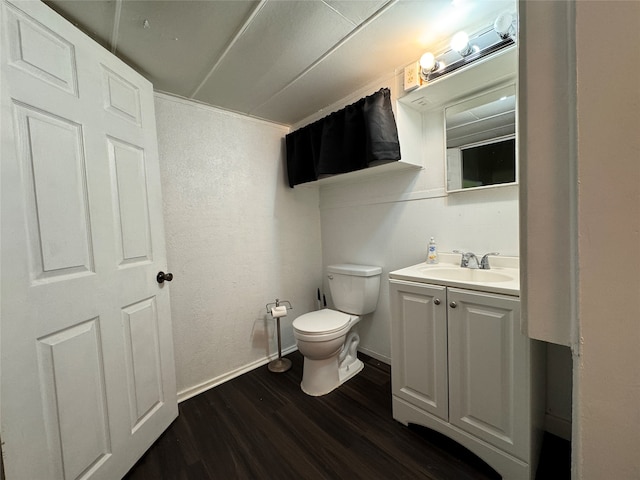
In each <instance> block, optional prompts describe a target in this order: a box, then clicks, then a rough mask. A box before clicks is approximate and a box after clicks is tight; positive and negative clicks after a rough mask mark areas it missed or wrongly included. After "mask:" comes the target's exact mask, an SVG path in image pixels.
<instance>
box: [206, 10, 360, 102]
mask: <svg viewBox="0 0 640 480" xmlns="http://www.w3.org/2000/svg"><path fill="white" fill-rule="evenodd" d="M352 28H353V25H352V24H351V23H350V22H349V21H347V20H346V19H345V18H344V17H342V16H341V15H339V14H338V13H336V12H335V11H334V10H333V9H331V8H329V7H328V6H327V5H326V4H324V3H323V2H309V1H302V2H291V1H269V2H267V3H266V4H265V5H264V7H263V8H262V10H261V11H260V14H259V15H258V16H256V18H255V19H254V21H253V22H252V23H251V24H250V25H249V27H248V28H247V30H246V31H245V32H244V33H243V35H242V36H241V37H240V38H239V39H238V41H237V42H236V43H235V45H233V47H232V48H231V50H230V51H229V53H228V55H227V56H226V57H225V58H224V59H223V60H222V62H221V63H220V64H219V66H218V67H217V68H216V70H215V71H213V73H212V74H211V76H210V77H209V79H208V81H207V83H206V84H205V85H203V87H202V88H201V89H200V91H198V92H197V94H196V95H195V98H196V99H197V100H200V101H203V102H205V103H210V104H213V105H219V106H222V107H225V108H230V109H233V110H238V111H242V112H246V111H248V110H249V109H251V108H252V107H254V106H255V105H256V104H261V103H263V102H264V101H266V100H267V99H268V98H270V97H271V96H273V95H274V94H276V93H277V92H278V91H279V90H281V89H282V88H283V87H285V86H286V85H287V84H288V83H289V82H290V81H291V79H292V78H295V77H296V76H297V75H299V74H300V73H301V72H302V71H304V70H305V69H306V68H307V67H308V66H309V65H310V64H311V63H313V62H314V61H315V60H316V59H317V58H318V57H320V56H321V55H323V54H324V53H325V52H326V51H327V50H329V49H330V48H331V47H332V46H333V45H334V44H335V43H336V42H338V41H340V40H341V39H342V38H343V37H344V36H345V35H347V34H348V33H349V32H350V31H351V29H352Z"/></svg>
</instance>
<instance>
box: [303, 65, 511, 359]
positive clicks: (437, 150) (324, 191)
mask: <svg viewBox="0 0 640 480" xmlns="http://www.w3.org/2000/svg"><path fill="white" fill-rule="evenodd" d="M400 82H401V76H400V75H399V76H394V77H391V78H388V79H386V80H384V81H382V84H375V85H370V86H369V87H368V90H369V91H367V92H362V91H359V92H357V94H355V95H354V97H353V98H351V97H350V98H349V99H345V100H344V101H343V104H348V103H350V102H351V101H355V100H357V98H356V97H358V96H362V95H361V94H365V95H366V94H370V93H372V92H373V91H375V90H377V89H378V88H380V87H381V86H388V87H389V88H390V89H391V92H392V96H395V95H396V94H397V92H400V91H402V86H401V83H400ZM358 98H359V97H358ZM394 100H395V98H394ZM338 108H339V107H338ZM333 109H335V108H333ZM327 110H330V109H327ZM327 113H328V111H327ZM311 120H313V118H310V119H308V120H307V121H305V122H308V121H311ZM422 128H423V129H424V134H425V149H424V152H423V153H424V158H423V162H424V169H422V170H403V171H400V172H396V173H385V174H384V175H383V176H373V177H366V178H364V179H362V180H359V181H357V182H356V183H349V184H342V183H339V184H335V185H334V184H329V185H325V186H322V187H321V189H320V213H321V221H322V256H323V263H324V265H325V266H326V265H329V264H332V263H340V262H350V263H362V264H371V265H379V266H381V267H382V268H383V281H382V284H381V291H380V299H379V302H378V307H377V309H376V311H375V312H374V313H373V314H371V315H368V316H367V317H366V318H365V319H364V321H362V322H360V324H359V325H358V329H359V332H360V337H361V343H360V350H362V351H363V352H365V353H368V354H370V355H372V356H374V357H376V358H379V359H381V360H384V361H386V362H390V360H391V358H390V357H391V352H390V348H391V347H390V328H391V324H390V316H391V314H390V308H389V301H388V296H389V294H388V291H389V290H388V273H389V272H390V271H392V270H395V269H398V268H402V267H406V266H409V265H413V264H416V263H419V262H423V261H424V260H425V258H426V247H427V243H428V241H429V237H431V236H434V237H435V238H436V241H437V242H438V246H439V249H440V251H449V252H450V251H452V250H454V249H461V250H467V251H473V252H477V253H486V252H489V251H497V252H500V253H502V254H503V255H514V256H517V255H518V188H517V187H514V186H511V187H500V188H492V189H487V190H484V191H475V192H460V193H455V194H451V195H448V196H447V195H445V193H444V186H445V178H444V132H443V129H444V119H443V117H442V112H434V113H432V114H429V115H425V116H424V117H423V127H422ZM401 150H402V144H401ZM327 289H328V287H327ZM328 298H330V297H329V296H328Z"/></svg>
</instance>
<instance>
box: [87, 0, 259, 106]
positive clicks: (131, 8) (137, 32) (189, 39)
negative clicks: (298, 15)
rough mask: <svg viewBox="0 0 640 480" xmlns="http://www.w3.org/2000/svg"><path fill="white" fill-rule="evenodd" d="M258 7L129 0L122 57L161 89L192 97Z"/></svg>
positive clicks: (241, 2) (247, 2)
mask: <svg viewBox="0 0 640 480" xmlns="http://www.w3.org/2000/svg"><path fill="white" fill-rule="evenodd" d="M89 3H91V2H89ZM257 4H258V2H257V1H256V0H234V1H176V0H174V1H129V0H127V1H124V2H122V14H121V18H120V28H119V36H118V44H117V52H116V54H117V55H118V56H120V57H122V58H123V59H125V61H128V63H129V64H132V65H133V66H134V68H137V70H138V71H140V72H141V73H142V74H143V75H145V76H146V77H147V78H148V79H149V80H150V81H151V82H152V83H153V86H154V88H155V89H156V90H162V91H166V92H171V93H174V94H177V95H181V96H189V95H190V94H191V93H192V92H193V91H194V90H195V88H196V87H197V86H198V85H199V84H200V82H201V81H202V80H203V78H204V77H205V76H206V74H207V73H208V71H209V69H210V68H211V66H212V65H213V64H214V63H215V61H216V60H217V58H218V57H219V55H221V54H222V52H223V51H224V49H225V48H226V45H227V43H228V42H229V39H230V38H231V37H233V35H235V33H236V32H237V31H238V29H240V27H241V26H242V25H243V23H244V22H245V20H246V18H247V17H248V16H249V15H250V13H251V11H252V10H253V9H254V8H255V6H256V5H257ZM145 20H146V21H147V22H148V24H147V27H145Z"/></svg>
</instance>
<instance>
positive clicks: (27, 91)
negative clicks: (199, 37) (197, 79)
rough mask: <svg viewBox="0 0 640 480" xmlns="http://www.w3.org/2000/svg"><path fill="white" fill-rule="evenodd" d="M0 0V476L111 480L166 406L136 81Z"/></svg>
mask: <svg viewBox="0 0 640 480" xmlns="http://www.w3.org/2000/svg"><path fill="white" fill-rule="evenodd" d="M0 2H1V15H2V16H1V19H0V20H1V22H0V23H1V32H0V34H1V36H2V38H1V39H0V45H1V54H2V58H1V62H2V63H1V73H2V82H1V87H0V88H1V109H2V110H1V117H0V119H1V121H2V123H1V131H2V138H1V143H2V167H1V189H2V190H1V197H0V198H1V199H0V202H1V203H0V208H1V212H2V222H1V229H2V230H1V235H2V237H1V241H2V243H1V250H2V256H1V272H2V277H1V283H0V286H1V290H2V305H1V311H0V321H1V324H0V325H1V330H0V335H1V344H0V345H1V346H0V348H1V350H0V354H1V373H0V375H1V378H0V379H1V389H2V390H1V397H0V416H1V428H2V430H1V435H2V443H3V445H2V451H3V459H4V468H5V473H6V476H7V479H9V480H12V479H29V480H40V479H42V480H45V479H47V480H48V479H80V478H83V479H86V478H91V479H98V478H104V479H115V478H120V477H122V475H124V474H125V473H126V471H127V470H128V469H129V468H130V467H131V466H132V465H133V464H134V463H135V461H136V460H137V459H138V458H139V457H140V456H141V455H142V454H143V453H144V451H145V450H146V449H147V448H148V447H149V446H150V445H151V444H152V443H153V441H154V440H155V439H156V438H157V437H158V436H159V435H160V433H162V431H163V430H164V429H165V428H166V427H167V426H168V425H169V424H170V423H171V421H172V420H173V419H174V418H175V417H176V416H177V414H178V410H177V400H176V386H175V368H174V358H173V346H172V338H171V318H170V309H169V290H168V289H169V286H168V285H167V284H166V283H164V284H162V285H161V284H159V283H157V281H156V275H157V273H158V272H159V271H160V270H164V271H166V266H167V265H166V256H165V242H164V231H163V225H162V198H161V193H160V176H159V165H158V152H157V143H156V131H155V118H154V107H153V91H152V86H151V84H150V83H149V82H148V81H146V80H145V79H144V78H142V77H141V76H140V75H138V74H137V73H136V72H134V71H133V70H132V69H130V68H129V67H127V66H126V65H124V64H123V63H122V62H121V61H119V60H118V59H116V58H115V57H114V56H113V55H111V54H110V53H109V52H107V51H106V50H104V49H103V48H102V47H100V46H98V45H97V44H96V43H94V42H93V41H92V40H90V39H89V38H88V37H87V36H85V35H84V34H82V33H81V32H79V31H78V30H77V29H75V27H73V26H72V25H71V24H69V23H68V22H66V21H65V20H63V19H62V18H61V17H60V16H58V15H57V14H55V13H54V12H53V11H52V10H50V9H49V8H48V7H46V6H45V5H44V4H43V3H41V2H33V1H29V2H21V1H15V2H12V3H9V2H6V1H4V0H0Z"/></svg>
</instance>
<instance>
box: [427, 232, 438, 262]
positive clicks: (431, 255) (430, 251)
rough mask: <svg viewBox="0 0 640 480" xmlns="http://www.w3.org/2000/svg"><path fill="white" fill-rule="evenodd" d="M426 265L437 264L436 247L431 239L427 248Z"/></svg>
mask: <svg viewBox="0 0 640 480" xmlns="http://www.w3.org/2000/svg"><path fill="white" fill-rule="evenodd" d="M427 263H429V264H435V263H438V246H437V245H436V241H435V239H434V238H433V237H431V240H429V245H428V247H427Z"/></svg>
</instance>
